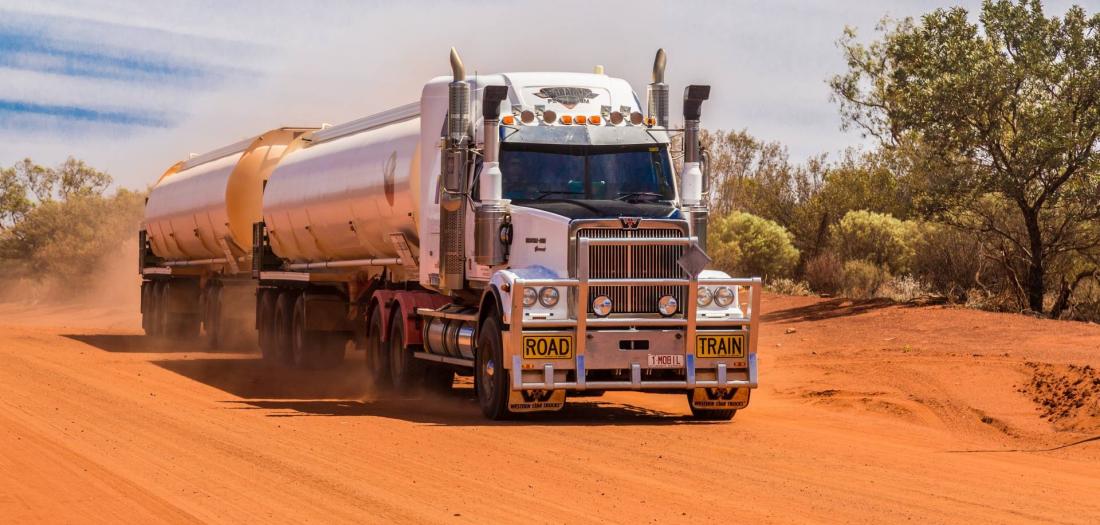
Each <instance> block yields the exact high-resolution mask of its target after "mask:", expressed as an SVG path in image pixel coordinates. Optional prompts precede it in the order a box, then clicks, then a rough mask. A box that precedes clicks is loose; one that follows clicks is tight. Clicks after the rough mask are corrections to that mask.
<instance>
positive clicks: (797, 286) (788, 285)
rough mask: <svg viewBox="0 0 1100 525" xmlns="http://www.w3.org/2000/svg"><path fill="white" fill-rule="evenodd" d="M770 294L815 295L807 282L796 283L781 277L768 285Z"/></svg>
mask: <svg viewBox="0 0 1100 525" xmlns="http://www.w3.org/2000/svg"><path fill="white" fill-rule="evenodd" d="M766 288H767V289H768V291H769V292H772V293H777V294H780V295H799V296H803V295H813V294H814V293H813V291H811V290H810V285H809V284H806V281H796V280H794V279H790V278H787V277H780V278H779V279H772V281H771V282H770V283H768V285H767V287H766Z"/></svg>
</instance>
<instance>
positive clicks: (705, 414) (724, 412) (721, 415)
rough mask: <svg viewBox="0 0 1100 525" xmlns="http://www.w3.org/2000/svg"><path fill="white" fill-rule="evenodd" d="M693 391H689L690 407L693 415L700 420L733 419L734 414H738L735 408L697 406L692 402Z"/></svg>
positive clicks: (693, 417)
mask: <svg viewBox="0 0 1100 525" xmlns="http://www.w3.org/2000/svg"><path fill="white" fill-rule="evenodd" d="M691 396H692V391H691V390H688V391H687V401H688V407H689V408H691V417H692V419H696V420H698V421H729V420H731V419H733V416H734V415H735V414H737V409H735V408H721V409H709V408H695V405H692V404H691Z"/></svg>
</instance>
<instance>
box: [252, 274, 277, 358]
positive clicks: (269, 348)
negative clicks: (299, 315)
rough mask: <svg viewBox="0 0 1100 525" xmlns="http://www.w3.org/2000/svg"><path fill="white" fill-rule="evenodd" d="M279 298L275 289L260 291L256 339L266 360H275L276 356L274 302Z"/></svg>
mask: <svg viewBox="0 0 1100 525" xmlns="http://www.w3.org/2000/svg"><path fill="white" fill-rule="evenodd" d="M278 300H279V292H278V291H277V290H261V291H260V298H259V301H260V308H259V312H257V315H258V316H259V318H258V319H256V326H257V332H258V333H257V339H258V340H259V345H260V355H262V356H263V358H264V359H265V360H267V361H276V360H277V358H278V355H279V354H278V348H277V340H278V334H277V333H276V331H275V303H276V302H277V301H278Z"/></svg>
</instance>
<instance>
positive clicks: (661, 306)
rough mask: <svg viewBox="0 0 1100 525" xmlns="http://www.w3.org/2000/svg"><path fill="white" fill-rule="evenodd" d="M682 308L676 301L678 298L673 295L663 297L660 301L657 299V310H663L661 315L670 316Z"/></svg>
mask: <svg viewBox="0 0 1100 525" xmlns="http://www.w3.org/2000/svg"><path fill="white" fill-rule="evenodd" d="M679 308H680V303H678V302H676V298H675V297H673V296H671V295H666V296H664V297H661V300H660V301H657V311H658V312H661V315H663V316H665V317H668V316H670V315H672V314H674V313H676V310H678V309H679Z"/></svg>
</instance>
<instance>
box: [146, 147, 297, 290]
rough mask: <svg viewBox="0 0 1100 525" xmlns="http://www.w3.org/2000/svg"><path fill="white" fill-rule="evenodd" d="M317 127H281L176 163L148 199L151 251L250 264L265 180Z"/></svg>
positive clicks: (232, 266)
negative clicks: (255, 226)
mask: <svg viewBox="0 0 1100 525" xmlns="http://www.w3.org/2000/svg"><path fill="white" fill-rule="evenodd" d="M312 129H313V128H279V129H275V130H272V131H269V132H267V133H264V134H262V135H259V136H257V137H252V138H249V139H247V140H243V141H241V142H237V143H235V144H231V145H229V146H226V147H224V148H221V149H219V150H215V151H212V152H210V153H207V154H204V155H200V156H198V157H195V158H192V159H188V160H186V161H183V162H180V163H178V164H176V165H175V166H172V168H170V169H169V170H168V171H167V172H166V173H165V174H164V175H162V176H161V178H160V180H159V181H157V184H156V185H155V186H154V187H153V189H152V191H150V193H149V200H148V202H147V203H146V205H145V230H146V235H147V236H148V239H149V243H150V246H151V249H152V250H153V253H154V254H156V255H157V256H158V257H161V258H163V259H165V260H167V261H173V262H174V261H194V262H197V263H200V264H201V263H202V261H209V263H208V264H209V265H210V266H216V267H221V268H223V269H227V270H229V271H234V270H247V269H248V264H247V259H248V258H249V257H250V256H251V247H252V224H253V223H255V222H258V221H260V220H261V219H262V218H263V210H262V207H263V191H264V183H265V182H266V181H267V179H268V177H269V176H270V175H271V173H272V171H274V169H275V166H277V165H278V163H279V161H280V160H282V159H283V157H284V156H286V155H287V154H288V153H290V152H291V151H293V150H294V149H296V148H297V147H298V146H299V145H300V144H301V143H300V141H296V140H295V139H297V138H298V137H299V136H301V135H302V134H303V133H306V132H308V131H312Z"/></svg>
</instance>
